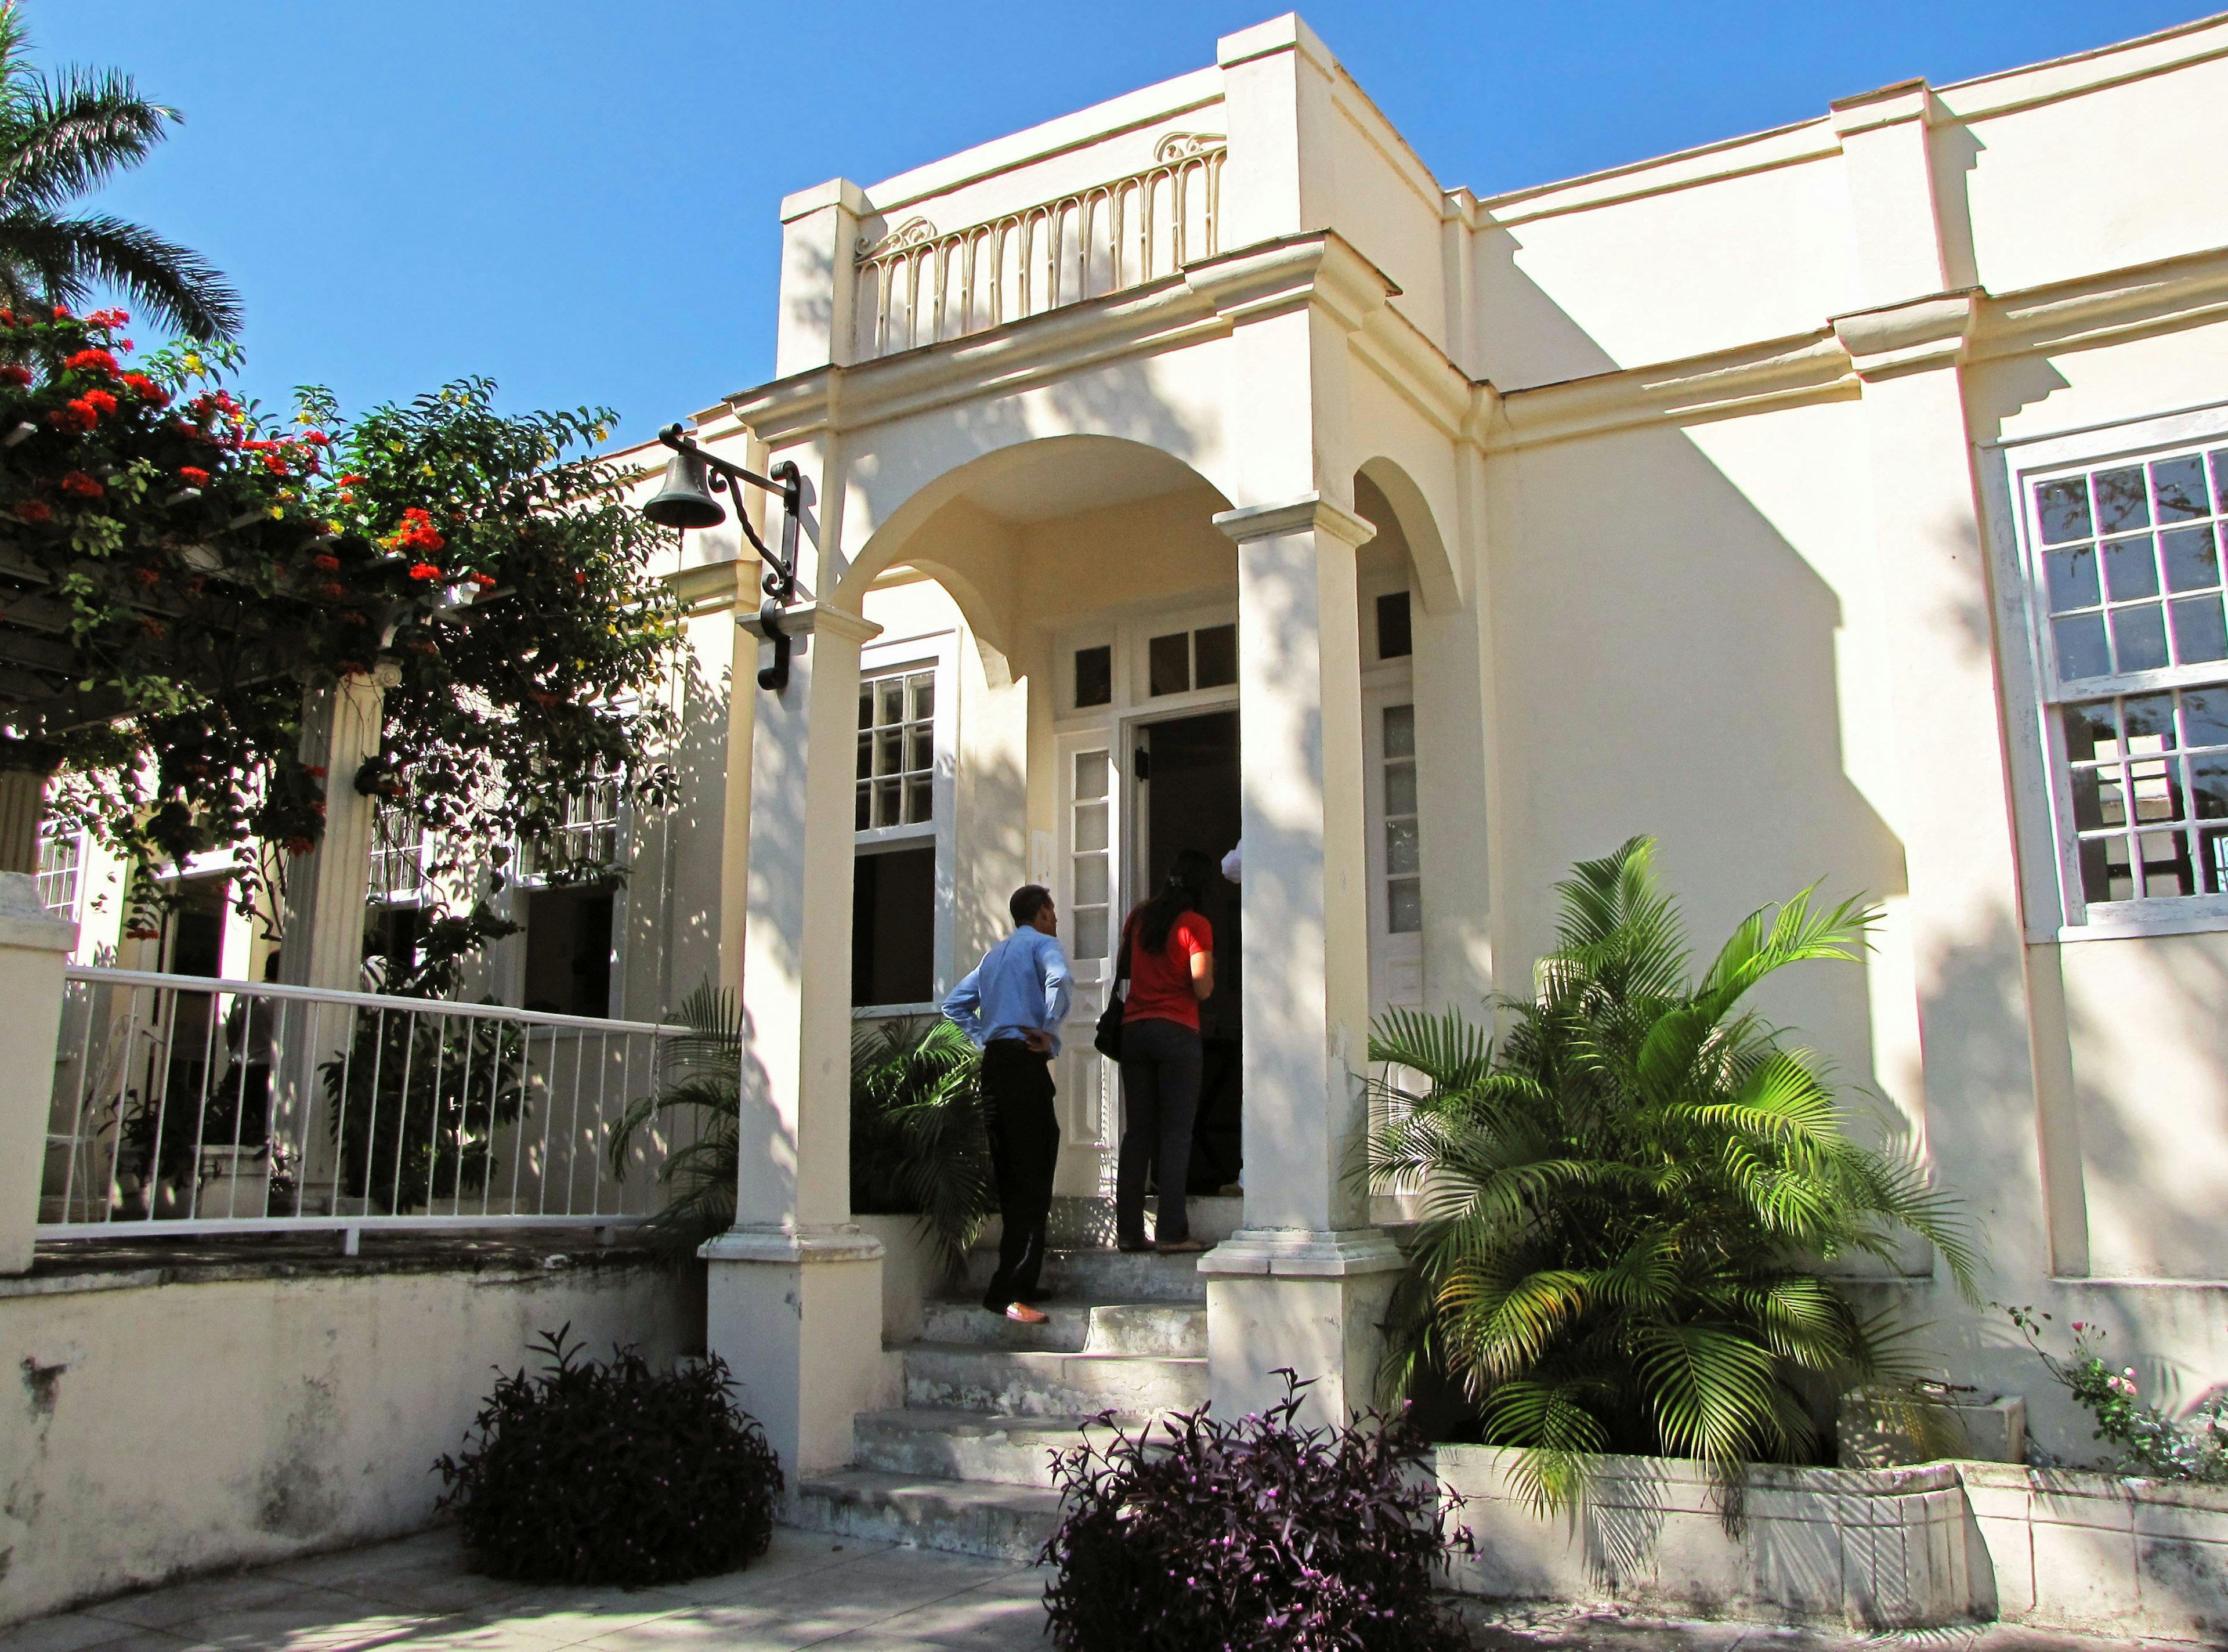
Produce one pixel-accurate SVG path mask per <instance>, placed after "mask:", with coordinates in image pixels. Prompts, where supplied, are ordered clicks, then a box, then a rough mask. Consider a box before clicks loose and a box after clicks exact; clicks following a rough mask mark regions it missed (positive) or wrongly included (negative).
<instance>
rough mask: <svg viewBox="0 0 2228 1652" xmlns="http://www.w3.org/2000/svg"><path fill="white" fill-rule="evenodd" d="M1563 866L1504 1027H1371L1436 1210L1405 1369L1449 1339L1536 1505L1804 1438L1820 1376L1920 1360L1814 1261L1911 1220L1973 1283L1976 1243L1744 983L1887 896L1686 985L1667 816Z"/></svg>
mask: <svg viewBox="0 0 2228 1652" xmlns="http://www.w3.org/2000/svg"><path fill="white" fill-rule="evenodd" d="M1558 888H1559V893H1560V895H1561V898H1562V912H1561V917H1560V921H1559V925H1558V933H1559V945H1558V946H1557V948H1556V950H1555V951H1553V952H1552V953H1550V954H1549V955H1548V956H1547V957H1545V958H1543V959H1542V960H1541V961H1540V968H1539V971H1538V981H1539V990H1538V993H1537V995H1536V996H1534V997H1533V999H1532V1000H1530V1001H1528V1002H1527V1001H1511V1002H1504V1003H1503V1004H1502V1005H1501V1009H1502V1010H1503V1011H1504V1012H1505V1013H1506V1015H1508V1018H1509V1019H1508V1030H1507V1032H1506V1034H1505V1035H1504V1036H1503V1038H1502V1039H1501V1041H1500V1042H1499V1044H1498V1046H1497V1047H1495V1046H1493V1045H1490V1044H1489V1043H1488V1041H1487V1040H1486V1037H1485V1034H1484V1033H1483V1032H1482V1029H1480V1028H1476V1026H1474V1025H1472V1024H1471V1023H1469V1021H1465V1020H1463V1018H1461V1017H1459V1016H1456V1015H1444V1016H1425V1015H1418V1014H1416V1013H1415V1012H1412V1011H1399V1012H1396V1013H1394V1014H1393V1015H1387V1016H1386V1017H1385V1018H1384V1019H1383V1020H1382V1021H1380V1023H1379V1024H1378V1026H1377V1028H1375V1029H1374V1033H1373V1037H1372V1040H1371V1047H1370V1054H1371V1058H1372V1060H1375V1061H1379V1062H1385V1063H1391V1064H1393V1066H1395V1067H1397V1068H1399V1069H1405V1073H1406V1075H1409V1076H1407V1077H1405V1078H1402V1075H1401V1074H1399V1073H1394V1074H1393V1075H1391V1076H1388V1077H1387V1078H1386V1079H1378V1080H1374V1081H1373V1083H1372V1086H1371V1088H1372V1092H1373V1102H1374V1103H1375V1104H1376V1105H1375V1106H1374V1108H1373V1113H1374V1114H1375V1116H1376V1117H1378V1118H1379V1119H1380V1123H1379V1124H1377V1125H1376V1126H1375V1128H1374V1129H1373V1130H1372V1132H1371V1136H1370V1140H1369V1144H1368V1162H1367V1170H1366V1172H1365V1174H1366V1175H1367V1179H1368V1181H1369V1182H1370V1184H1371V1186H1372V1187H1373V1188H1376V1189H1378V1190H1380V1191H1392V1190H1395V1189H1406V1190H1414V1189H1418V1188H1420V1189H1421V1191H1422V1193H1423V1202H1424V1208H1425V1218H1424V1220H1423V1221H1422V1223H1421V1224H1420V1226H1419V1228H1418V1234H1417V1238H1416V1240H1415V1243H1414V1245H1413V1246H1412V1252H1411V1258H1412V1264H1411V1269H1410V1271H1409V1274H1408V1275H1407V1276H1406V1277H1405V1278H1404V1279H1403V1280H1402V1282H1401V1284H1400V1287H1399V1290H1397V1291H1396V1293H1395V1297H1394V1301H1393V1312H1392V1314H1391V1316H1390V1320H1389V1329H1390V1331H1391V1335H1392V1336H1393V1354H1392V1357H1391V1358H1390V1359H1389V1360H1388V1361H1387V1362H1386V1371H1387V1373H1388V1377H1389V1381H1388V1387H1389V1388H1390V1389H1391V1390H1392V1391H1393V1392H1394V1393H1398V1392H1402V1391H1405V1386H1406V1385H1407V1384H1408V1383H1409V1382H1410V1381H1412V1379H1413V1377H1414V1375H1415V1373H1417V1372H1418V1370H1419V1369H1420V1367H1423V1366H1424V1365H1425V1364H1433V1363H1436V1364H1438V1365H1441V1366H1443V1367H1444V1369H1445V1370H1446V1371H1447V1372H1448V1373H1449V1374H1450V1375H1451V1376H1452V1377H1454V1378H1455V1379H1456V1380H1457V1381H1458V1382H1460V1383H1461V1384H1462V1385H1463V1386H1464V1387H1465V1388H1466V1389H1467V1390H1468V1391H1469V1394H1470V1396H1471V1398H1472V1399H1474V1400H1475V1401H1476V1404H1477V1405H1478V1406H1479V1408H1480V1413H1481V1417H1482V1424H1483V1427H1484V1430H1485V1433H1486V1437H1487V1438H1488V1439H1489V1440H1490V1441H1493V1442H1495V1443H1497V1444H1508V1445H1514V1446H1519V1447H1521V1448H1523V1450H1524V1455H1523V1457H1521V1459H1520V1461H1519V1463H1518V1464H1517V1465H1516V1470H1515V1472H1516V1474H1517V1476H1518V1480H1519V1483H1520V1484H1521V1485H1522V1486H1524V1487H1525V1488H1526V1489H1527V1495H1532V1496H1533V1498H1534V1499H1535V1500H1536V1501H1538V1502H1540V1503H1541V1504H1542V1505H1543V1506H1553V1505H1559V1504H1563V1503H1566V1502H1569V1501H1571V1500H1572V1498H1574V1497H1575V1496H1577V1495H1579V1493H1580V1491H1581V1489H1582V1488H1583V1482H1584V1475H1585V1463H1586V1460H1587V1454H1589V1453H1593V1452H1598V1451H1603V1450H1621V1451H1634V1452H1642V1453H1664V1454H1671V1455H1681V1456H1692V1457H1700V1458H1701V1459H1703V1460H1705V1461H1706V1462H1709V1463H1713V1464H1714V1465H1716V1466H1717V1467H1718V1468H1719V1469H1720V1470H1732V1468H1734V1467H1735V1466H1737V1465H1738V1464H1739V1463H1743V1462H1746V1461H1750V1460H1752V1459H1756V1458H1765V1459H1787V1458H1793V1459H1796V1460H1800V1459H1801V1458H1802V1457H1803V1456H1804V1455H1805V1454H1807V1453H1809V1452H1810V1451H1812V1450H1815V1430H1814V1429H1813V1426H1812V1425H1811V1423H1810V1420H1809V1412H1808V1410H1807V1408H1806V1402H1805V1396H1806V1394H1810V1393H1816V1392H1818V1391H1820V1390H1821V1389H1830V1388H1833V1387H1835V1386H1848V1385H1851V1384H1854V1383H1859V1382H1874V1383H1878V1382H1885V1383H1891V1384H1892V1383H1895V1382H1898V1381H1902V1380H1905V1379H1906V1377H1907V1372H1906V1370H1905V1363H1906V1361H1905V1359H1904V1358H1903V1357H1902V1354H1901V1350H1900V1348H1899V1347H1898V1336H1897V1335H1896V1334H1895V1333H1894V1332H1892V1330H1891V1329H1889V1328H1887V1327H1885V1326H1883V1325H1881V1324H1879V1323H1876V1322H1866V1321H1865V1320H1864V1319H1862V1318H1861V1317H1860V1316H1859V1315H1858V1313H1857V1312H1856V1310H1855V1309H1854V1308H1853V1306H1852V1305H1851V1303H1850V1302H1849V1301H1848V1300H1847V1297H1845V1296H1844V1294H1843V1292H1842V1290H1841V1287H1840V1285H1839V1284H1837V1283H1836V1282H1835V1281H1834V1279H1832V1278H1830V1277H1827V1276H1826V1275H1825V1274H1824V1273H1823V1272H1821V1265H1823V1264H1825V1263H1827V1262H1829V1261H1831V1260H1833V1259H1834V1258H1841V1257H1846V1256H1848V1255H1851V1254H1864V1255H1870V1256H1874V1257H1879V1258H1892V1256H1893V1255H1894V1254H1895V1252H1896V1249H1897V1245H1898V1240H1899V1239H1901V1238H1902V1237H1903V1236H1905V1235H1908V1234H1913V1233H1915V1234H1917V1235H1919V1236H1921V1237H1923V1238H1924V1239H1928V1240H1930V1241H1931V1242H1932V1243H1933V1244H1934V1245H1936V1246H1937V1250H1938V1251H1939V1253H1940V1254H1941V1256H1942V1258H1943V1262H1944V1264H1945V1265H1947V1266H1948V1268H1949V1269H1950V1272H1951V1274H1952V1276H1953V1277H1955V1278H1956V1280H1957V1281H1958V1283H1959V1284H1961V1285H1962V1286H1965V1287H1967V1288H1969V1285H1970V1281H1971V1278H1972V1275H1973V1271H1974V1269H1975V1265H1976V1257H1975V1248H1974V1245H1973V1243H1972V1241H1971V1239H1970V1236H1969V1233H1968V1231H1967V1229H1966V1227H1965V1226H1964V1224H1963V1222H1962V1219H1961V1217H1960V1215H1959V1213H1958V1210H1957V1207H1956V1203H1955V1201H1953V1200H1951V1199H1950V1196H1949V1195H1948V1194H1945V1193H1943V1191H1942V1190H1941V1189H1939V1188H1937V1187H1936V1186H1935V1185H1934V1184H1933V1183H1932V1181H1930V1177H1929V1176H1928V1175H1927V1173H1926V1170H1925V1168H1924V1163H1923V1162H1922V1161H1921V1160H1920V1159H1919V1158H1918V1157H1917V1156H1916V1154H1915V1153H1913V1152H1911V1151H1909V1150H1906V1149H1904V1148H1902V1147H1900V1146H1898V1145H1897V1144H1895V1143H1891V1144H1890V1145H1889V1146H1888V1147H1886V1148H1884V1149H1868V1148H1866V1147H1862V1146H1860V1145H1859V1144H1857V1143H1854V1142H1853V1141H1852V1140H1850V1139H1849V1137H1848V1136H1847V1134H1846V1132H1845V1130H1844V1108H1843V1106H1842V1104H1841V1100H1840V1098H1838V1097H1837V1096H1836V1094H1835V1092H1834V1085H1833V1084H1832V1082H1831V1079H1830V1077H1829V1075H1828V1071H1827V1069H1826V1067H1825V1066H1824V1064H1823V1063H1822V1062H1821V1060H1819V1058H1818V1057H1817V1056H1816V1055H1815V1054H1813V1053H1810V1052H1809V1051H1807V1050H1803V1049H1801V1048H1799V1047H1794V1046H1792V1045H1791V1044H1790V1043H1789V1042H1788V1041H1786V1040H1785V1039H1784V1037H1783V1034H1781V1032H1780V1031H1779V1029H1777V1028H1774V1027H1772V1026H1771V1025H1770V1024H1769V1023H1768V1022H1766V1021H1764V1020H1763V1019H1762V1018H1761V1017H1759V1016H1758V1015H1756V1014H1755V1013H1754V1012H1753V1011H1751V1010H1748V1009H1745V1008H1743V1005H1744V1003H1745V1000H1746V999H1747V998H1748V996H1750V995H1751V993H1752V992H1753V991H1754V989H1756V987H1757V985H1758V984H1759V983H1762V982H1763V981H1764V980H1765V979H1767V978H1768V977H1769V976H1771V975H1772V974H1773V973H1774V972H1775V971H1777V970H1781V969H1783V968H1786V967H1788V966H1789V965H1791V964H1802V963H1810V962H1817V961H1829V960H1841V961H1847V960H1851V959H1853V958H1855V957H1858V956H1860V949H1861V948H1862V946H1863V944H1864V939H1865V935H1866V930H1867V928H1868V926H1869V925H1870V924H1871V923H1872V921H1873V914H1872V912H1870V910H1869V909H1868V908H1867V907H1866V906H1864V904H1863V903H1861V902H1860V901H1855V900H1849V901H1843V902H1841V903H1840V904H1839V905H1837V906H1832V907H1830V908H1821V907H1820V906H1817V905H1816V904H1815V900H1814V897H1815V890H1805V891H1803V892H1802V893H1801V894H1798V895H1797V896H1796V898H1795V899H1793V900H1789V902H1787V903H1786V905H1785V906H1781V907H1779V908H1777V909H1776V910H1774V909H1771V908H1765V909H1764V910H1761V911H1759V912H1756V913H1754V914H1752V915H1751V917H1749V918H1748V919H1746V920H1745V921H1744V922H1743V923H1742V924H1741V925H1739V926H1738V928H1737V929H1736V930H1735V932H1734V933H1733V934H1732V937H1731V938H1729V939H1728V940H1727V941H1726V942H1725V944H1724V945H1723V946H1722V947H1720V948H1719V951H1718V952H1717V954H1716V956H1715V957H1713V960H1712V961H1711V964H1710V965H1709V967H1708V969H1707V970H1706V971H1705V972H1704V974H1703V976H1702V978H1701V979H1700V981H1699V982H1694V981H1692V980H1690V979H1689V976H1688V955H1687V946H1686V940H1685V932H1684V927H1683V925H1682V923H1681V919H1680V916H1679V912H1678V909H1677V906H1676V904H1675V902H1674V901H1673V900H1671V898H1670V897H1669V896H1668V894H1667V893H1664V891H1663V890H1662V889H1661V886H1660V884H1659V883H1658V881H1657V880H1656V877H1655V871H1654V846H1653V845H1652V844H1651V843H1650V842H1649V841H1648V840H1647V839H1645V838H1636V839H1634V840H1633V841H1632V842H1629V843H1627V844H1626V845H1625V846H1624V847H1623V848H1621V849H1619V850H1618V851H1617V854H1615V855H1610V856H1608V857H1606V858H1604V859H1603V860H1600V861H1586V862H1583V863H1581V864H1580V865H1578V867H1576V868H1573V870H1572V875H1571V877H1570V878H1569V879H1567V880H1565V881H1564V882H1563V883H1562V884H1560V885H1559V886H1558ZM1396 1079H1399V1080H1400V1082H1397V1083H1396V1082H1395V1080H1396ZM1418 1080H1420V1085H1418Z"/></svg>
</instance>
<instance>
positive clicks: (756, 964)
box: [702, 604, 882, 1486]
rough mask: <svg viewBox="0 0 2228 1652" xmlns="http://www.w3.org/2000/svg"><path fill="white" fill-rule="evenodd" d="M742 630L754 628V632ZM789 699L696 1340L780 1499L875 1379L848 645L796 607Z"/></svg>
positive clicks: (833, 1443)
mask: <svg viewBox="0 0 2228 1652" xmlns="http://www.w3.org/2000/svg"><path fill="white" fill-rule="evenodd" d="M750 623H751V624H753V625H755V624H756V618H755V616H753V617H752V621H751V622H750ZM782 624H783V629H784V631H786V632H787V633H788V634H789V635H790V636H791V637H793V638H795V639H796V643H795V644H794V648H795V651H794V652H793V654H792V655H791V662H790V677H789V684H788V686H787V687H786V688H784V689H783V690H782V691H781V692H780V693H779V694H778V695H775V694H770V693H767V692H765V691H764V690H762V689H760V688H759V687H758V686H757V683H756V681H755V673H754V672H751V671H744V670H738V671H737V673H736V682H735V688H734V692H735V693H737V694H739V695H740V694H750V695H757V696H758V698H757V702H756V708H755V717H754V720H753V724H752V739H751V800H750V844H749V865H748V870H747V874H746V875H747V893H746V916H745V919H744V929H743V970H742V1008H743V1060H742V1104H741V1113H740V1117H739V1154H738V1157H739V1162H740V1163H739V1175H738V1181H737V1185H736V1201H735V1226H733V1228H732V1229H730V1230H729V1231H728V1232H727V1233H723V1234H721V1235H720V1237H719V1238H717V1239H713V1240H712V1241H710V1242H709V1243H708V1244H707V1245H705V1246H704V1249H703V1252H702V1255H703V1256H704V1258H705V1259H706V1261H707V1262H708V1263H709V1264H710V1265H711V1271H710V1276H709V1294H708V1316H709V1322H708V1331H709V1341H710V1344H711V1348H712V1351H713V1352H714V1353H715V1354H719V1355H720V1357H721V1358H722V1359H724V1360H726V1361H727V1365H728V1367H729V1368H730V1369H731V1370H733V1373H734V1374H735V1377H736V1380H737V1381H738V1382H739V1385H740V1388H741V1394H740V1399H741V1403H742V1405H744V1407H745V1408H746V1410H748V1411H749V1412H751V1413H752V1415H753V1416H755V1417H756V1418H758V1419H759V1421H760V1422H761V1423H763V1424H764V1425H765V1431H766V1437H767V1438H768V1439H769V1440H770V1441H771V1442H772V1444H773V1446H774V1449H775V1450H778V1452H780V1454H781V1459H782V1466H783V1468H784V1471H785V1472H786V1473H787V1474H788V1476H789V1477H790V1482H791V1485H792V1486H793V1485H794V1484H795V1483H796V1482H797V1479H798V1478H799V1477H801V1476H807V1475H810V1474H813V1473H815V1472H816V1471H818V1470H824V1469H829V1468H834V1467H837V1466H840V1465H841V1464H842V1463H848V1462H849V1461H850V1458H851V1418H852V1417H853V1415H854V1414H855V1413H856V1412H860V1411H861V1410H864V1409H866V1408H868V1405H870V1404H871V1403H872V1402H873V1399H874V1391H875V1386H876V1384H877V1383H878V1381H879V1380H880V1374H881V1323H882V1309H881V1291H882V1283H881V1275H882V1261H881V1258H882V1245H881V1241H880V1239H876V1238H874V1236H873V1235H872V1234H870V1233H863V1232H861V1229H860V1228H859V1227H858V1226H857V1225H856V1224H855V1223H854V1222H853V1221H852V1220H851V1114H850V1105H851V854H852V849H851V844H852V821H853V802H852V784H853V781H854V779H855V776H856V772H857V752H858V724H859V645H860V644H861V643H863V642H865V641H866V640H867V639H868V637H872V636H874V634H875V633H876V631H878V630H879V629H880V628H879V627H877V626H875V625H874V624H870V623H869V622H868V621H866V620H863V619H861V618H858V617H857V616H856V615H853V614H846V613H842V612H839V611H836V610H833V609H830V608H829V607H827V606H825V605H820V604H814V605H807V606H804V607H800V608H797V609H792V610H791V611H790V612H789V613H788V615H787V616H786V617H785V618H784V620H783V622H782Z"/></svg>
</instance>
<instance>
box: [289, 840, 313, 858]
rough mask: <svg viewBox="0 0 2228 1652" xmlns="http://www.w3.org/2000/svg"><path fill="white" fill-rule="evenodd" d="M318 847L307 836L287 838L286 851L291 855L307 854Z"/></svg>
mask: <svg viewBox="0 0 2228 1652" xmlns="http://www.w3.org/2000/svg"><path fill="white" fill-rule="evenodd" d="M314 848H317V845H316V844H315V843H312V842H311V841H310V840H309V839H308V838H306V837H290V838H288V839H287V840H286V853H287V854H289V855H307V854H308V853H309V852H310V851H311V849H314Z"/></svg>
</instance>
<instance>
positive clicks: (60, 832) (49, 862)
mask: <svg viewBox="0 0 2228 1652" xmlns="http://www.w3.org/2000/svg"><path fill="white" fill-rule="evenodd" d="M84 876H85V834H83V833H82V832H76V831H70V830H67V829H63V828H61V827H58V826H55V825H54V824H51V823H49V824H47V825H43V826H42V827H40V828H39V904H40V905H41V906H44V907H45V908H46V909H47V910H48V912H53V913H54V914H55V915H56V916H57V917H61V918H67V919H70V920H71V921H73V922H74V921H75V920H76V919H77V902H78V895H79V893H80V886H81V884H82V881H83V879H84Z"/></svg>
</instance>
